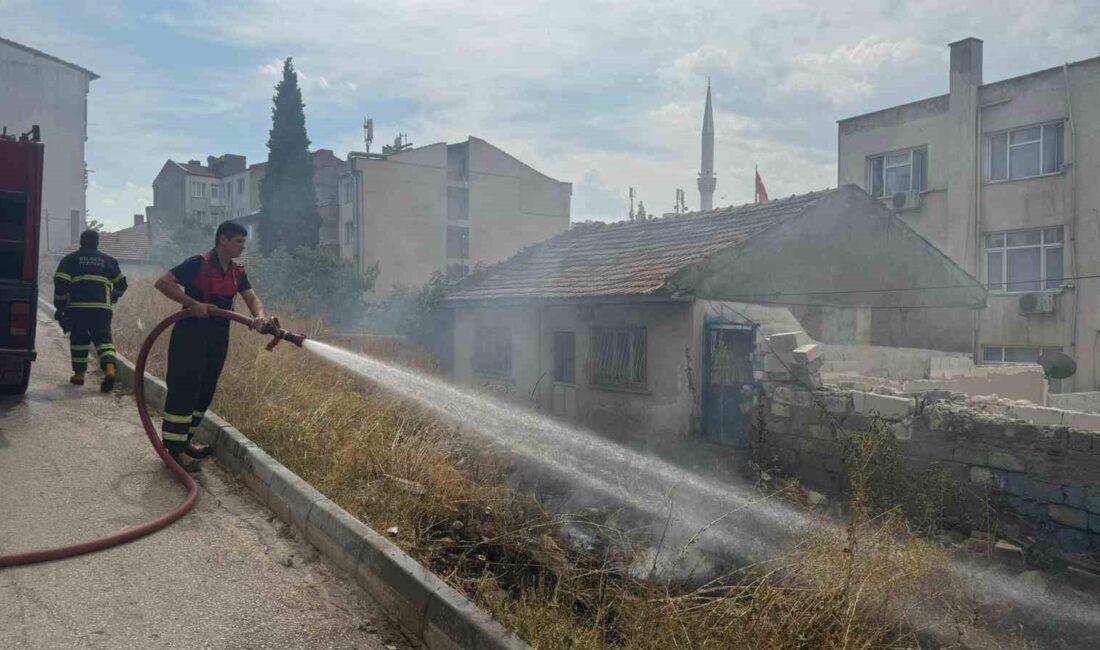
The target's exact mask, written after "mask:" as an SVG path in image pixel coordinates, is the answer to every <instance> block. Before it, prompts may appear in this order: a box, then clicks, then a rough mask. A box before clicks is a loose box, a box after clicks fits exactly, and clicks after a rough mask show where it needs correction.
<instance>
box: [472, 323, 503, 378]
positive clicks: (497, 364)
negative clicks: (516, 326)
mask: <svg viewBox="0 0 1100 650" xmlns="http://www.w3.org/2000/svg"><path fill="white" fill-rule="evenodd" d="M470 363H471V365H473V367H474V370H477V371H478V372H488V373H493V374H498V375H509V374H511V373H512V330H511V329H509V328H507V327H478V328H477V329H476V330H474V356H473V358H472V359H470Z"/></svg>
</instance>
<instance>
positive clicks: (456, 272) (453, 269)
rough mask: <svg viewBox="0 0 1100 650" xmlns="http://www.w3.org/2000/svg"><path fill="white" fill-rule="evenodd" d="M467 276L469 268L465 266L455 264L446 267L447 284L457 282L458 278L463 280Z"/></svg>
mask: <svg viewBox="0 0 1100 650" xmlns="http://www.w3.org/2000/svg"><path fill="white" fill-rule="evenodd" d="M469 274H470V267H469V266H467V265H465V264H459V263H455V264H448V265H447V274H446V277H447V281H448V282H450V281H453V280H458V279H459V278H464V277H466V276H467V275H469Z"/></svg>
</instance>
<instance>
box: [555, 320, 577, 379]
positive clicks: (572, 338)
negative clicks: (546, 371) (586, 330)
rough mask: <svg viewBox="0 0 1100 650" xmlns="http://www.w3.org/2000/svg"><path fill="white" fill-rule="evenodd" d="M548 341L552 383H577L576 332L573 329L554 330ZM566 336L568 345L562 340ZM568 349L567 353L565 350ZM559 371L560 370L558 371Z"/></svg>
mask: <svg viewBox="0 0 1100 650" xmlns="http://www.w3.org/2000/svg"><path fill="white" fill-rule="evenodd" d="M551 334H552V337H553V338H552V339H551V343H550V361H551V364H550V365H551V375H552V377H553V380H554V383H556V384H563V385H566V386H576V385H577V333H576V332H574V331H573V330H554V331H553V332H552V333H551ZM566 338H568V339H569V344H568V346H566V345H564V344H563V340H564V339H566ZM567 349H568V351H569V352H568V354H566V353H565V352H566V350H567ZM559 371H560V372H559Z"/></svg>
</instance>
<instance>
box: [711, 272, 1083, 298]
mask: <svg viewBox="0 0 1100 650" xmlns="http://www.w3.org/2000/svg"><path fill="white" fill-rule="evenodd" d="M1096 278H1100V274H1095V275H1077V276H1072V277H1062V278H1047V279H1046V282H1066V281H1067V280H1093V279H1096ZM1042 283H1043V280H1017V281H1014V282H998V283H997V284H998V285H999V286H1009V285H1012V286H1015V285H1020V284H1040V285H1041V284H1042ZM943 289H986V286H985V285H984V284H980V283H979V284H948V285H941V286H929V287H901V288H882V289H838V290H834V291H773V292H770V293H755V294H748V293H743V294H736V295H733V296H730V297H731V298H757V297H759V298H770V297H780V296H832V295H842V294H843V295H850V294H858V293H898V292H902V291H938V290H943Z"/></svg>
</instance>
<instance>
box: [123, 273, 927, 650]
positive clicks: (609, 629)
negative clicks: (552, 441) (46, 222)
mask: <svg viewBox="0 0 1100 650" xmlns="http://www.w3.org/2000/svg"><path fill="white" fill-rule="evenodd" d="M135 284H136V285H137V286H135V287H134V288H133V289H132V290H131V291H130V292H128V293H127V295H126V298H125V300H124V301H123V302H122V304H121V305H120V309H119V310H118V312H117V314H116V317H115V332H116V341H117V345H118V348H119V350H120V351H122V353H123V354H127V355H129V356H131V357H132V356H133V355H134V354H135V353H136V351H137V348H138V346H139V345H140V343H141V341H142V339H143V337H144V336H145V333H146V332H147V331H149V329H151V328H152V326H153V325H155V324H156V322H158V321H159V319H160V318H162V317H163V316H165V315H167V314H168V313H170V312H171V311H172V310H173V306H172V305H171V304H170V303H168V302H167V301H166V300H164V299H163V298H161V297H160V296H158V295H155V292H154V291H153V290H152V287H151V285H150V284H148V283H140V282H139V283H135ZM284 325H286V326H288V327H289V328H290V329H293V330H304V331H306V332H307V333H308V334H310V335H311V336H314V337H319V338H323V337H324V328H323V327H322V326H321V324H320V323H318V322H316V321H310V320H307V319H292V318H289V317H288V318H284ZM165 338H166V337H165ZM232 339H233V340H232V343H231V352H230V358H229V360H228V362H227V364H226V370H225V372H224V374H223V376H222V379H221V383H220V387H219V390H218V394H217V398H216V400H215V403H214V405H213V410H214V411H215V412H217V413H219V414H220V415H222V416H224V417H226V418H227V419H228V420H229V421H231V422H233V423H234V424H235V425H236V426H237V427H238V428H239V429H240V430H241V431H243V432H244V433H245V434H246V435H248V436H249V437H250V438H251V439H252V440H254V441H255V442H256V443H257V444H259V445H260V446H262V447H263V448H264V449H265V450H267V451H268V452H269V453H270V454H271V455H272V456H274V457H275V458H277V459H278V460H279V461H280V462H282V463H283V464H284V465H286V466H287V467H289V468H290V469H291V470H293V471H294V472H296V473H297V474H299V475H300V476H301V477H302V478H303V479H305V480H306V481H308V482H309V483H311V484H313V485H314V486H316V487H317V488H318V489H319V490H320V491H321V492H323V493H325V494H326V495H327V496H329V497H330V498H331V499H332V500H333V501H335V502H336V503H338V504H340V506H342V507H343V508H345V509H346V510H348V511H349V512H350V513H352V514H353V515H355V516H356V517H358V518H360V519H362V520H363V521H364V522H366V523H367V524H369V525H371V526H372V527H373V528H375V529H376V530H387V529H392V528H396V530H397V534H396V536H394V538H393V539H394V541H395V542H396V543H397V544H398V545H399V546H401V547H402V548H403V549H404V550H406V551H407V552H409V553H410V554H411V555H412V556H413V557H415V558H416V559H417V560H419V561H420V562H422V563H423V564H424V565H426V566H427V567H429V568H430V569H431V570H432V571H434V572H435V573H436V574H437V575H439V576H441V577H442V578H443V579H444V580H446V581H447V582H448V583H450V584H451V585H452V586H454V587H455V588H456V589H458V590H460V591H462V592H463V593H465V594H467V595H468V596H470V597H471V598H472V599H473V600H474V601H475V602H477V603H478V604H479V605H480V606H482V607H484V608H485V609H487V610H488V611H490V612H491V613H492V614H493V615H494V616H495V617H496V618H497V619H498V620H500V621H501V622H502V623H503V624H505V625H507V626H509V627H510V628H512V629H514V630H515V631H516V632H517V633H518V634H519V635H520V637H522V638H523V639H525V640H526V641H528V642H529V643H530V644H532V645H533V646H535V647H538V648H579V649H587V648H593V649H597V648H636V649H656V648H662V649H663V648H753V650H770V649H776V650H778V649H780V648H871V647H892V646H899V645H912V644H913V638H912V636H911V631H906V628H904V627H903V626H902V625H901V623H900V621H903V620H904V618H905V611H904V607H903V606H902V605H901V604H900V602H901V601H900V600H899V594H906V595H907V596H909V597H910V600H912V597H913V596H914V594H920V593H922V591H923V590H925V589H926V587H925V586H924V585H925V584H926V581H925V578H926V577H927V576H929V575H931V574H933V573H935V572H936V571H937V570H938V567H939V566H941V565H942V563H943V562H944V560H945V558H944V556H943V553H942V551H939V550H938V549H936V548H935V547H933V546H932V545H930V544H928V543H925V542H923V541H921V540H920V539H917V538H915V537H914V536H912V535H910V534H908V532H907V529H906V525H905V522H904V519H903V518H902V516H901V513H900V512H899V510H898V509H896V508H894V509H891V508H889V507H887V506H888V501H884V500H883V499H886V496H884V495H880V494H878V493H877V489H878V488H877V487H876V486H877V485H878V484H879V483H878V481H879V480H880V479H885V478H887V477H888V476H889V474H888V473H885V472H880V471H879V470H877V469H876V467H877V465H876V464H875V463H876V461H872V460H868V459H867V458H866V456H867V454H868V453H870V452H872V451H876V452H877V451H881V450H882V449H881V448H879V447H874V446H873V445H872V444H871V443H870V442H868V444H865V445H857V446H856V447H854V451H853V453H854V454H856V455H855V456H853V458H856V459H858V460H857V462H856V463H855V465H854V468H855V469H856V471H857V472H859V474H858V475H857V476H856V478H855V479H854V480H853V485H854V486H855V490H854V494H853V503H854V504H857V506H858V507H856V508H853V512H856V513H857V514H856V516H854V517H853V519H852V522H851V524H850V525H849V526H848V528H847V529H843V528H837V527H835V526H829V525H826V524H825V522H824V521H823V522H822V525H821V526H819V527H815V530H814V533H813V534H812V535H811V536H809V537H807V538H806V539H802V540H800V541H798V542H797V543H796V544H795V545H794V546H793V547H792V548H791V549H790V550H789V551H788V552H787V553H786V554H783V555H780V556H779V557H777V558H776V559H774V560H772V561H769V562H768V563H766V564H764V565H757V566H753V567H746V568H741V569H738V570H736V571H732V572H730V573H728V574H726V575H723V576H720V577H719V578H717V579H715V580H712V581H710V582H708V583H706V584H704V585H683V584H677V583H675V582H671V581H667V580H659V579H656V578H651V579H640V578H635V577H632V575H631V573H630V572H629V571H628V570H627V567H630V566H632V564H633V563H634V562H635V560H636V559H637V558H638V557H640V553H641V552H642V549H637V548H635V547H634V546H633V544H632V542H631V541H630V540H629V537H628V536H627V535H626V534H625V533H623V532H621V531H618V530H616V529H615V528H613V527H611V526H609V525H608V524H607V523H606V522H605V521H603V520H601V518H600V517H599V516H592V517H588V518H580V519H578V518H573V517H570V516H569V515H568V514H564V513H556V512H551V511H548V510H547V509H546V508H544V507H543V505H542V504H541V503H540V502H539V501H538V500H537V499H535V498H534V497H533V496H529V495H526V494H523V493H519V492H517V491H515V490H513V489H511V488H510V487H508V479H509V476H510V475H511V468H510V467H509V466H508V464H507V461H505V460H503V459H501V458H500V457H497V456H495V455H493V454H492V453H490V452H484V451H481V450H479V449H473V448H471V447H469V446H467V445H465V444H464V441H463V440H462V439H460V438H458V437H457V434H456V433H455V432H454V430H453V429H452V428H450V427H448V426H445V425H443V424H441V423H440V422H438V421H437V420H436V419H435V418H434V417H431V416H430V415H428V414H427V413H426V412H425V411H424V410H423V409H421V408H419V407H417V406H416V405H413V404H408V403H404V402H402V401H400V400H398V399H396V398H395V397H394V396H392V395H390V394H389V393H387V392H385V391H383V390H380V389H379V388H378V387H376V386H373V385H370V384H369V383H367V382H364V381H362V380H360V379H358V378H356V377H353V376H351V375H349V374H348V373H345V372H343V371H342V370H340V369H338V368H335V367H332V366H329V365H327V364H325V363H323V362H321V361H319V360H318V359H317V358H315V357H312V356H311V355H308V354H302V353H299V352H298V351H297V350H293V349H291V348H290V347H289V346H282V347H280V348H278V349H277V350H276V352H275V353H274V354H267V353H263V352H262V351H261V349H262V347H263V345H264V340H263V339H261V338H260V337H257V336H255V335H254V334H250V333H248V332H247V331H245V329H244V328H233V332H232ZM375 343H377V345H375ZM164 346H165V343H164V342H162V343H160V344H158V346H157V347H156V348H155V349H154V351H153V354H152V355H151V358H150V360H149V363H148V367H149V369H150V371H151V372H154V373H156V374H161V375H163V369H164V362H165V359H164V350H165V347H164ZM360 349H361V351H364V352H368V353H372V354H376V355H379V356H380V357H382V358H389V359H392V358H394V357H395V356H397V355H398V354H399V352H400V351H399V350H398V349H395V347H394V346H393V345H392V344H390V343H388V342H385V341H373V340H371V339H363V340H361V341H360ZM425 365H428V364H427V362H425ZM861 454H862V455H861ZM871 455H874V454H871ZM761 498H769V497H768V496H764V495H762V497H761ZM673 507H674V504H673V503H671V501H670V504H669V508H670V512H669V518H670V519H671V516H672V513H671V508H673ZM876 512H877V513H878V514H877V515H876V514H873V513H876ZM575 529H584V530H586V531H590V532H592V533H593V541H592V542H591V543H589V544H587V545H581V544H577V543H574V542H571V541H570V536H569V534H568V531H570V530H575ZM664 552H665V553H675V552H677V550H676V549H664ZM647 566H648V563H647ZM929 597H931V594H929ZM918 600H919V599H918Z"/></svg>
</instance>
